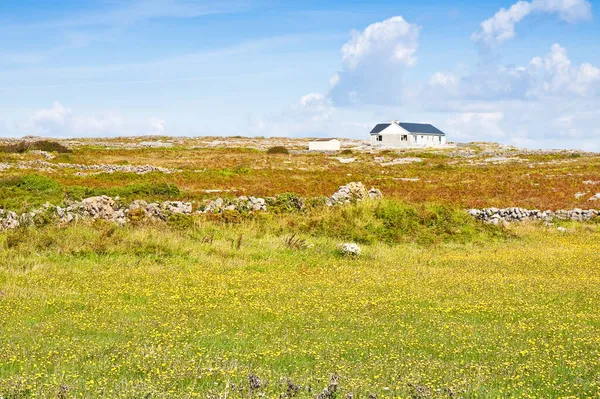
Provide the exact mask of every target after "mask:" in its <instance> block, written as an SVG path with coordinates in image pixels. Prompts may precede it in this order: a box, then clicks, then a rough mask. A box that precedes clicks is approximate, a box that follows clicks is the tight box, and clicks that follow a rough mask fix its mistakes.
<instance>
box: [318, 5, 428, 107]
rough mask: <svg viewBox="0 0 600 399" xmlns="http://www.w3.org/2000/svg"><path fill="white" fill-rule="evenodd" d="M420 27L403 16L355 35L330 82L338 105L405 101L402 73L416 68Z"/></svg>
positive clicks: (331, 94) (332, 95) (345, 47)
mask: <svg viewBox="0 0 600 399" xmlns="http://www.w3.org/2000/svg"><path fill="white" fill-rule="evenodd" d="M419 31H420V27H419V26H417V25H415V24H411V23H409V22H407V21H406V20H405V19H404V18H402V17H401V16H396V17H393V18H390V19H387V20H385V21H383V22H378V23H374V24H372V25H369V26H368V27H367V28H366V29H365V30H364V31H362V32H358V31H354V32H352V38H351V39H350V40H349V41H348V42H347V43H346V44H344V46H343V47H342V51H341V52H342V67H343V69H342V71H341V72H339V73H337V74H336V75H335V78H333V79H332V80H331V81H330V84H332V88H331V91H330V93H329V95H330V97H331V98H332V100H333V102H334V103H336V104H342V105H347V104H390V103H399V102H400V101H401V99H402V90H403V79H402V78H403V70H404V69H405V68H407V67H410V66H413V65H414V64H415V63H416V61H417V58H416V52H417V49H418V48H419V40H418V39H419Z"/></svg>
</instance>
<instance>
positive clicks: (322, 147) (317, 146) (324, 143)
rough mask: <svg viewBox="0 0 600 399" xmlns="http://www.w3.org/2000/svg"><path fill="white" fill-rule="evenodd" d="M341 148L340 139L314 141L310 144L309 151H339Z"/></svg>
mask: <svg viewBox="0 0 600 399" xmlns="http://www.w3.org/2000/svg"><path fill="white" fill-rule="evenodd" d="M340 148H341V143H340V141H339V140H338V139H312V140H310V141H309V142H308V150H309V151H339V150H340Z"/></svg>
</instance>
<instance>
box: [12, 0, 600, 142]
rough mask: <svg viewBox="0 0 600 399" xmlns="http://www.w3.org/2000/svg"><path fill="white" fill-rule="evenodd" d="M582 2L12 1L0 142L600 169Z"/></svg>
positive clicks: (594, 80) (593, 36)
mask: <svg viewBox="0 0 600 399" xmlns="http://www.w3.org/2000/svg"><path fill="white" fill-rule="evenodd" d="M594 12H595V8H594V6H593V4H592V2H591V1H589V0H528V1H527V0H521V1H516V2H511V0H508V1H500V0H481V1H478V2H471V1H463V0H459V1H441V0H437V1H432V0H421V1H419V2H414V1H411V2H408V1H398V0H396V1H391V0H372V1H354V0H345V1H342V0H333V1H322V0H321V1H313V0H305V1H292V0H287V1H283V0H220V1H218V2H217V1H204V0H77V1H75V0H63V1H61V2H50V1H46V0H36V1H32V0H20V1H10V0H5V1H2V2H0V137H21V136H25V135H36V136H46V137H100V136H102V137H104V136H106V137H108V136H111V137H112V136H131V135H150V134H152V135H170V136H207V135H215V136H228V135H244V136H288V137H347V138H359V139H367V138H368V133H369V131H370V129H371V128H372V127H373V126H374V125H375V124H376V123H379V122H386V121H390V120H402V121H408V122H422V123H432V124H434V125H436V126H437V127H438V128H440V129H442V130H443V131H445V132H446V133H447V136H448V140H449V141H455V142H468V141H496V142H501V143H504V144H511V145H517V146H520V147H528V148H577V149H584V150H595V151H600V40H599V39H600V24H599V23H598V22H597V20H596V17H595V15H594Z"/></svg>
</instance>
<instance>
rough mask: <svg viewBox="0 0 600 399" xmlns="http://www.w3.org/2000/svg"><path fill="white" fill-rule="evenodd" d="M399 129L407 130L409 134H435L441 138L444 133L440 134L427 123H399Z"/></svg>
mask: <svg viewBox="0 0 600 399" xmlns="http://www.w3.org/2000/svg"><path fill="white" fill-rule="evenodd" d="M398 125H400V127H401V128H403V129H404V130H407V131H409V132H411V133H423V134H437V135H441V136H445V135H446V133H444V132H442V131H441V130H440V129H438V128H437V127H435V126H433V125H430V124H429V123H406V122H399V123H398Z"/></svg>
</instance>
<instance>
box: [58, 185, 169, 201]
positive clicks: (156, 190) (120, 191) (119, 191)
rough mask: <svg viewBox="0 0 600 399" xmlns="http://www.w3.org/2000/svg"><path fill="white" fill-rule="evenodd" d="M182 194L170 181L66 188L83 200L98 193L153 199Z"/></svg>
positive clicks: (71, 196) (72, 196)
mask: <svg viewBox="0 0 600 399" xmlns="http://www.w3.org/2000/svg"><path fill="white" fill-rule="evenodd" d="M180 194H181V191H180V190H179V188H178V187H177V186H176V185H174V184H168V183H157V184H153V183H135V184H128V185H126V186H124V187H110V188H102V187H98V188H96V187H94V188H92V187H82V186H69V187H67V188H66V195H67V197H68V198H70V199H74V200H82V199H84V198H87V197H95V196H98V195H108V196H110V197H117V196H118V197H122V198H123V199H127V200H130V199H131V200H133V199H140V198H144V199H151V198H152V197H160V198H165V199H166V198H172V197H177V196H178V195H180Z"/></svg>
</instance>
